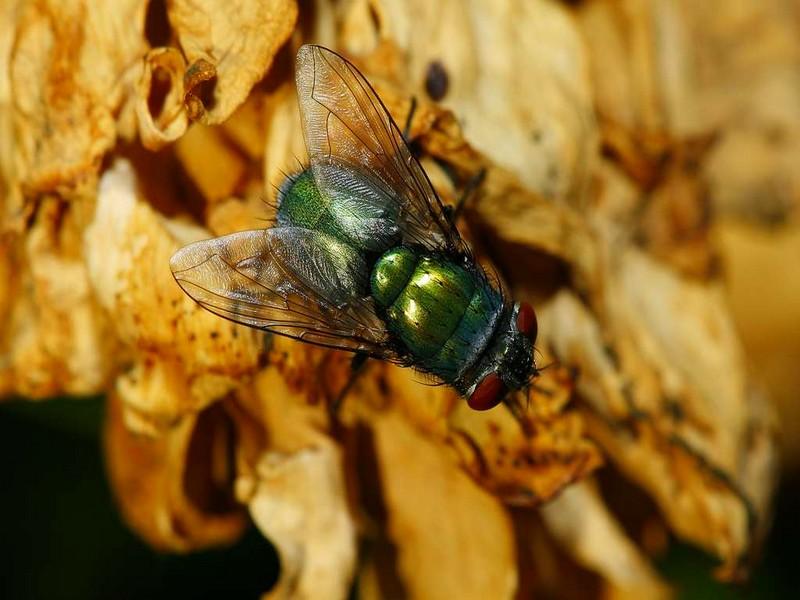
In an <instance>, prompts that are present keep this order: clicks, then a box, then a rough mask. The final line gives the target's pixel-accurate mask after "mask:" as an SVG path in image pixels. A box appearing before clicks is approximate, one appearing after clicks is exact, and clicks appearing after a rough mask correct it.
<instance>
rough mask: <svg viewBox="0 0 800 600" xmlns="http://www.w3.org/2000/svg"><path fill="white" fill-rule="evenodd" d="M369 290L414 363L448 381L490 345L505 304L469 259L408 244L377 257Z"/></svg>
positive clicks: (467, 366) (389, 326)
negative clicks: (451, 256) (462, 260)
mask: <svg viewBox="0 0 800 600" xmlns="http://www.w3.org/2000/svg"><path fill="white" fill-rule="evenodd" d="M371 290H372V295H373V297H374V298H375V300H376V302H377V304H378V305H379V306H380V307H381V308H382V311H383V314H384V316H385V320H386V323H387V327H388V329H389V330H390V331H391V332H392V333H393V334H394V335H395V336H396V337H397V338H398V339H399V341H400V342H401V343H402V345H403V346H405V348H406V349H407V351H408V353H409V355H410V358H411V359H412V361H413V362H414V364H415V365H417V366H418V367H419V368H420V369H422V370H424V371H427V372H430V373H433V374H435V375H437V376H439V377H441V378H442V379H443V380H444V381H445V382H447V383H453V382H455V381H456V380H457V379H458V378H459V377H460V376H461V374H462V373H463V372H464V371H465V370H467V369H468V368H469V367H470V366H471V365H472V364H473V363H474V362H475V361H476V360H477V358H478V357H479V356H480V353H481V352H482V351H483V350H484V349H485V348H486V346H487V345H488V342H489V339H490V338H491V336H492V332H493V331H494V326H495V324H496V322H497V319H498V316H499V313H500V311H501V309H502V301H501V298H500V295H499V293H498V292H497V291H496V290H494V289H493V288H492V287H491V286H490V285H489V284H488V282H486V280H485V278H483V277H482V276H481V275H480V274H479V273H478V272H477V270H476V269H474V267H473V268H470V265H469V264H468V263H466V262H460V263H459V262H457V261H454V260H451V259H449V258H447V257H444V256H439V255H432V254H428V253H420V252H418V251H417V250H415V249H412V248H406V247H398V248H393V249H391V250H389V251H387V252H386V253H384V254H383V255H382V256H381V257H380V258H379V259H378V260H377V261H376V263H375V265H374V266H373V269H372V276H371Z"/></svg>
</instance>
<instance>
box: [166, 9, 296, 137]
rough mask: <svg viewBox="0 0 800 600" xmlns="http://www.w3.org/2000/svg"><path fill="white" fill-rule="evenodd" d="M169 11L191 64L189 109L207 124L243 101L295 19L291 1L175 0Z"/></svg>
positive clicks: (194, 115)
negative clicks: (229, 0) (228, 0)
mask: <svg viewBox="0 0 800 600" xmlns="http://www.w3.org/2000/svg"><path fill="white" fill-rule="evenodd" d="M167 10H168V13H169V20H170V23H171V25H172V27H173V29H174V30H175V33H176V35H177V37H178V41H179V42H180V45H181V49H182V50H183V54H184V56H186V60H187V61H188V63H189V66H188V68H187V71H186V81H185V85H184V88H185V90H186V106H187V110H188V111H189V115H190V117H191V118H192V119H198V120H200V121H202V122H203V123H206V124H216V123H221V122H222V121H224V120H225V119H227V118H228V117H229V116H230V115H231V113H233V111H234V110H236V108H237V107H238V106H239V105H240V104H242V102H244V100H245V98H246V97H247V95H248V94H249V93H250V90H251V88H252V87H253V85H255V83H256V82H257V81H258V80H260V79H261V78H262V77H263V76H264V73H265V71H266V70H267V69H268V68H269V66H270V64H272V61H273V59H274V57H275V54H276V53H277V51H278V49H279V48H280V47H281V45H283V43H284V42H285V41H286V40H287V38H288V37H289V35H290V34H291V32H292V28H293V27H294V24H295V20H296V19H297V5H296V3H295V2H294V1H293V0H233V1H232V2H215V1H213V0H200V1H199V2H198V1H196V0H192V1H189V0H174V1H173V2H170V3H169V4H168V7H167Z"/></svg>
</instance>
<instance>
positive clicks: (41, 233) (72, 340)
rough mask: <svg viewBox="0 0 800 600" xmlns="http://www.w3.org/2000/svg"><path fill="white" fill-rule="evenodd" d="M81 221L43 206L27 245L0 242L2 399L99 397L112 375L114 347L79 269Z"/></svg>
mask: <svg viewBox="0 0 800 600" xmlns="http://www.w3.org/2000/svg"><path fill="white" fill-rule="evenodd" d="M79 213H80V211H79V210H78V207H77V205H76V204H72V205H70V204H67V203H65V202H63V201H60V200H57V199H56V198H52V197H50V198H46V199H43V200H42V201H41V204H40V207H39V210H38V213H37V219H36V222H35V223H34V225H33V226H32V227H31V229H30V231H29V232H28V235H27V237H26V238H24V239H20V238H17V237H16V236H11V235H9V236H6V237H5V238H0V239H2V240H3V241H2V242H0V248H2V250H0V254H1V255H2V260H3V261H4V262H5V265H6V271H7V272H6V275H7V277H5V278H4V279H3V286H4V290H3V291H4V292H6V295H5V296H4V303H5V306H4V307H3V311H2V314H3V319H2V324H1V325H0V344H2V348H3V360H1V361H0V394H2V395H8V394H19V395H24V396H28V397H34V398H42V397H48V396H55V395H59V394H65V393H67V394H78V395H82V394H96V393H100V392H101V391H102V390H103V389H104V388H105V386H107V385H108V382H109V380H110V378H111V376H112V371H113V369H114V368H115V367H116V360H115V358H114V356H115V353H116V352H117V349H118V346H117V343H116V340H114V337H113V336H112V335H109V333H110V324H109V323H108V321H107V319H106V317H105V315H103V314H102V312H101V311H100V310H99V305H98V303H97V301H96V299H95V298H94V295H93V293H92V290H91V286H90V284H89V277H88V273H87V268H86V265H85V264H84V262H83V257H82V244H81V233H80V221H81V216H80V214H79ZM12 265H13V266H12Z"/></svg>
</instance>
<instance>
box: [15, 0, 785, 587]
mask: <svg viewBox="0 0 800 600" xmlns="http://www.w3.org/2000/svg"><path fill="white" fill-rule="evenodd" d="M792 6H793V5H792V3H791V2H790V1H788V0H786V1H781V0H771V1H768V2H761V1H758V0H736V1H734V2H729V3H725V8H724V9H720V8H717V9H714V13H713V15H712V14H709V12H710V11H711V9H710V8H708V7H707V6H706V3H695V2H689V1H688V0H670V1H666V2H664V1H658V0H639V1H633V0H626V1H624V2H616V1H613V0H586V1H584V2H563V3H559V2H555V1H549V0H531V1H528V2H514V1H511V0H502V1H500V2H497V1H490V0H470V1H468V2H460V1H457V0H444V1H441V2H430V1H420V0H410V1H408V0H405V1H404V0H349V1H346V2H331V1H328V0H316V1H309V2H303V3H300V7H299V8H298V6H297V4H296V3H295V2H294V1H293V0H228V1H223V0H200V1H198V0H194V1H192V2H188V1H186V0H167V1H166V2H159V1H157V0H150V1H147V0H124V1H122V2H105V3H92V2H88V1H85V0H68V1H65V2H62V1H59V2H56V1H55V0H49V1H48V0H42V1H39V2H33V1H24V0H16V1H15V0H11V1H9V2H6V3H4V4H3V6H2V8H0V11H1V12H0V64H2V65H3V69H2V70H0V186H2V187H0V227H1V229H0V272H2V275H3V276H2V277H0V308H1V309H2V314H3V325H2V327H1V328H0V396H11V395H22V396H26V397H30V398H43V397H50V396H54V395H58V394H71V395H84V394H97V393H105V394H107V398H108V400H107V402H108V404H109V407H110V408H109V410H108V421H107V424H106V432H105V433H106V446H105V448H106V453H107V462H108V469H109V477H110V480H111V483H112V484H113V487H114V489H115V492H116V496H117V498H118V501H119V505H120V508H121V511H122V513H123V515H124V516H125V518H126V519H127V521H128V523H129V524H130V526H131V527H132V528H134V529H135V530H136V531H137V532H138V533H139V534H140V535H141V536H142V537H143V538H144V539H146V540H147V541H148V542H149V543H150V544H152V545H153V546H155V547H158V548H161V549H166V550H171V551H181V552H182V551H191V550H195V549H198V548H203V547H206V546H208V545H212V544H219V543H224V542H230V541H232V540H234V539H236V538H237V536H239V535H240V534H241V532H242V531H243V529H244V527H246V526H247V523H248V513H249V517H250V518H251V519H252V521H253V522H255V524H256V526H257V527H258V528H259V529H260V530H261V531H262V532H263V534H264V535H265V536H266V537H267V538H269V539H270V540H271V541H272V542H273V543H274V544H275V545H276V547H277V548H278V551H279V553H280V557H281V565H282V572H281V578H280V581H279V583H278V584H277V586H276V587H275V588H274V589H273V590H270V591H266V590H265V592H266V597H268V598H290V597H291V598H345V597H347V594H348V591H349V590H350V588H351V586H352V585H354V581H357V583H356V585H357V586H358V592H359V597H363V598H392V597H397V596H398V595H408V596H410V597H417V598H453V597H458V598H515V597H529V596H533V595H536V594H537V593H549V594H551V595H555V596H559V597H562V596H563V597H587V596H600V595H613V596H616V597H636V598H641V597H662V596H668V595H669V593H670V590H669V588H668V587H667V585H666V584H665V583H664V581H663V580H662V579H661V577H660V576H659V574H658V573H657V571H656V570H655V569H654V567H653V566H652V564H651V562H650V558H651V557H652V556H653V555H654V554H657V553H658V552H661V551H663V548H664V546H665V544H666V543H667V540H668V536H669V535H673V536H675V537H677V538H679V539H681V540H683V541H685V542H688V543H690V544H693V545H696V546H698V547H700V548H702V549H704V550H705V551H707V552H708V553H710V554H712V555H713V556H715V557H716V558H717V559H719V561H720V567H719V570H718V575H719V577H721V578H723V579H726V580H732V579H737V578H740V577H742V576H744V575H745V573H746V571H747V569H748V567H749V565H750V564H751V561H752V559H753V558H754V553H755V550H756V549H757V547H758V544H759V541H760V540H761V539H762V537H763V535H764V533H765V530H766V527H767V524H768V521H769V505H770V498H771V495H772V491H773V486H774V475H775V470H776V443H775V418H774V415H773V411H772V408H771V406H770V404H769V403H768V402H767V400H766V398H765V395H764V394H763V393H762V392H761V391H760V388H759V386H758V385H756V384H755V383H754V380H753V378H752V376H751V374H750V373H749V371H748V369H747V361H746V357H745V352H744V350H743V346H742V344H741V342H740V340H739V337H738V334H737V331H736V328H735V326H734V321H733V319H732V316H731V311H730V310H729V308H728V300H727V297H726V293H725V290H724V288H723V286H722V285H721V280H720V274H719V269H718V268H717V265H718V261H719V256H720V254H719V246H718V245H717V243H716V242H715V240H714V238H713V236H712V235H711V232H712V226H713V225H714V224H715V222H716V221H715V219H718V218H719V215H724V214H729V213H733V212H736V211H738V212H739V213H745V212H747V211H751V213H752V212H753V211H758V210H759V208H758V207H757V206H755V204H754V202H753V201H752V200H751V199H750V198H751V196H749V195H748V194H751V192H748V190H751V189H755V188H756V187H757V186H758V185H759V182H763V181H773V180H775V179H776V178H778V179H779V180H780V181H784V182H785V185H784V186H782V187H781V189H782V191H783V192H784V193H785V197H786V198H788V200H786V201H785V202H784V204H782V205H780V206H781V207H782V209H781V210H783V213H781V214H782V215H784V218H787V219H791V218H794V217H793V216H792V215H794V214H796V212H797V209H796V204H797V203H796V199H797V197H798V193H797V192H798V190H800V175H798V172H797V171H796V170H793V168H792V167H793V165H796V161H794V162H792V161H788V159H786V158H785V157H783V156H780V157H778V156H776V157H775V159H774V160H771V159H763V160H759V159H754V160H755V162H754V163H753V164H752V165H751V164H750V157H748V156H747V154H748V152H749V150H748V149H752V148H760V146H758V144H761V143H762V136H764V135H766V134H767V133H768V132H772V135H773V136H776V135H777V136H778V137H779V139H780V143H781V144H783V147H784V148H787V147H791V148H795V149H796V148H799V147H800V115H799V114H798V110H799V109H798V108H797V107H800V102H797V100H798V98H797V95H798V91H797V90H798V89H800V88H798V87H792V85H793V84H796V83H797V78H798V75H797V73H798V72H800V70H798V69H797V66H798V62H800V42H799V41H798V40H800V36H798V35H797V33H798V32H797V27H798V24H799V23H800V19H799V18H798V15H797V10H796V9H793V8H792ZM792 10H794V13H792V12H791V11H792ZM790 14H793V19H792V18H788V17H789V16H790ZM745 30H746V31H754V32H755V33H754V35H757V36H760V37H759V42H758V46H757V47H758V50H748V49H744V48H741V47H739V46H737V38H738V37H739V36H740V35H741V32H742V31H745ZM306 42H315V43H321V44H324V45H327V46H329V47H332V48H334V49H337V50H339V51H340V52H342V53H344V54H345V55H347V56H348V57H349V58H351V59H352V60H353V61H354V62H355V63H356V64H357V65H358V66H359V68H361V69H362V70H363V71H364V73H365V74H366V75H367V77H368V78H369V79H370V80H371V81H372V82H373V83H374V85H375V87H376V89H377V91H378V93H379V94H380V95H381V97H382V99H383V100H384V102H385V103H386V105H387V107H388V108H389V110H390V111H391V112H392V113H393V115H394V117H395V119H396V120H397V121H398V122H400V123H403V122H404V121H405V118H406V115H408V113H409V107H410V105H411V101H412V98H415V99H416V100H417V101H418V108H417V110H416V111H415V112H414V113H413V119H412V121H411V122H410V130H409V137H410V139H411V141H412V142H413V144H414V146H415V148H416V149H417V150H418V151H419V153H420V155H421V157H422V162H423V165H424V166H425V168H426V170H427V172H428V173H429V175H430V177H431V179H432V181H433V183H434V186H435V187H436V189H437V191H438V192H439V194H440V195H441V197H442V199H443V200H444V201H445V202H453V201H454V200H455V198H457V197H458V196H459V195H460V194H462V193H463V192H464V189H465V187H467V185H468V182H470V181H472V180H474V178H475V176H476V175H477V174H478V173H480V172H485V178H484V179H483V181H482V183H481V185H480V186H479V187H478V189H477V191H476V193H475V194H473V195H472V196H471V197H470V199H469V201H468V205H467V207H466V209H465V212H464V217H463V219H462V220H461V222H460V223H459V225H460V227H461V230H462V231H463V232H464V235H465V236H466V237H468V238H469V239H470V241H471V242H472V243H473V245H474V247H475V249H476V252H477V255H478V256H479V258H480V260H482V261H486V262H488V263H491V264H492V265H494V267H496V268H497V270H498V272H499V273H501V274H502V276H503V278H504V280H505V281H506V283H507V284H508V286H509V287H510V288H511V290H512V291H513V293H514V295H515V297H517V298H519V299H523V300H524V299H527V300H530V301H531V302H532V303H533V304H534V305H535V306H536V307H537V312H538V314H539V315H540V337H539V342H538V350H539V351H540V353H541V360H542V361H543V363H551V364H552V365H553V366H552V367H550V368H547V369H545V370H544V371H543V373H542V375H541V377H540V378H539V379H538V380H537V382H536V388H535V390H536V391H535V392H534V394H533V395H532V398H531V402H530V406H529V407H528V413H527V416H526V417H525V422H526V424H527V427H522V426H521V424H520V423H519V422H518V421H516V420H515V419H514V418H512V416H511V415H510V414H509V413H507V412H506V411H505V409H504V408H503V407H500V408H497V409H494V410H492V411H489V412H488V413H476V412H472V411H470V410H469V409H468V408H467V407H466V405H465V403H464V402H463V401H461V400H460V399H459V398H457V397H456V396H455V395H454V394H453V393H452V392H451V391H449V390H448V389H446V388H443V387H431V386H427V385H424V384H423V383H422V382H420V381H419V377H418V376H415V374H414V373H411V372H409V371H407V370H401V369H399V368H396V367H393V366H390V365H386V364H379V363H369V366H368V367H367V369H366V371H365V372H364V374H363V375H362V376H361V377H359V378H358V379H357V380H356V382H355V384H354V386H353V388H352V389H351V390H350V392H349V393H348V394H347V396H346V399H345V402H344V405H343V406H342V408H341V410H340V412H339V414H338V417H337V418H336V419H332V418H331V416H330V413H329V410H328V406H329V404H330V402H331V400H332V399H333V398H335V397H337V395H338V394H339V392H340V391H341V390H342V389H343V387H344V386H345V385H346V382H347V380H348V377H349V376H350V372H349V359H348V356H346V355H343V354H341V353H337V352H333V351H327V350H322V349H319V348H315V347H309V346H306V345H303V344H301V343H298V342H295V341H292V340H287V339H284V338H271V337H269V336H267V335H265V334H263V333H261V332H257V331H254V330H249V329H246V328H244V327H241V326H238V325H234V324H232V323H229V322H227V321H223V320H221V319H219V318H217V317H215V316H214V315H211V314H209V313H206V312H204V311H203V310H201V309H200V308H199V307H198V306H197V305H196V304H194V303H193V302H192V301H191V299H189V298H188V297H187V296H185V295H184V294H183V293H182V292H181V290H180V289H179V288H178V286H177V285H176V284H175V282H174V281H173V279H172V276H171V273H170V270H169V257H170V255H171V254H172V253H173V252H174V251H175V250H176V249H177V248H179V247H180V246H182V245H183V244H185V243H187V242H189V241H192V240H196V239H202V238H205V237H210V236H212V235H220V234H224V233H228V232H232V231H237V230H242V229H248V228H253V227H258V226H268V224H267V221H268V219H269V217H270V208H269V205H270V204H271V203H274V186H276V185H279V184H280V181H281V180H282V177H283V176H284V174H285V173H287V172H293V171H296V170H297V168H298V164H299V162H302V160H303V156H304V153H305V150H304V147H303V141H302V135H301V132H300V126H299V118H298V112H297V103H296V97H295V90H294V83H293V73H292V65H293V56H294V53H295V52H296V50H297V48H298V47H299V46H300V45H301V44H302V43H306ZM790 69H794V75H793V77H794V79H792V80H788V81H787V79H788V75H787V73H788V71H789V70H790ZM792 94H794V95H792ZM792 101H794V105H793V106H794V109H791V108H789V107H790V106H791V105H792ZM776 105H779V106H780V107H784V109H783V110H780V109H779V108H776ZM742 115H746V117H744V118H743V116H742ZM775 132H778V133H775ZM765 151H766V152H774V153H775V154H776V155H777V154H779V153H778V152H777V151H776V150H775V148H773V147H771V146H770V145H769V144H766V146H765ZM794 156H795V158H796V157H797V154H796V153H795V154H794ZM742 160H744V161H745V163H746V164H744V165H743V164H741V161H742ZM265 201H266V202H265ZM775 210H778V209H775ZM792 211H794V212H792ZM748 214H749V213H748ZM757 214H761V213H757ZM770 214H772V213H770ZM787 215H788V216H787ZM795 314H796V313H795ZM231 455H232V456H233V457H234V460H233V462H232V463H231V461H230V460H229V457H230V456H231Z"/></svg>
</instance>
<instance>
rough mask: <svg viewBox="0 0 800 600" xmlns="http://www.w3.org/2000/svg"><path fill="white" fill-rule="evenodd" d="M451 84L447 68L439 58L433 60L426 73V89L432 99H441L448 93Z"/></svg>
mask: <svg viewBox="0 0 800 600" xmlns="http://www.w3.org/2000/svg"><path fill="white" fill-rule="evenodd" d="M449 84H450V81H449V77H448V75H447V70H446V69H445V68H444V65H443V64H442V63H440V62H439V61H438V60H434V61H432V62H431V63H430V64H429V65H428V70H427V72H426V73H425V91H426V92H428V96H430V97H431V100H435V101H437V102H438V101H439V100H441V99H442V98H444V97H445V96H446V95H447V88H448V86H449Z"/></svg>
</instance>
